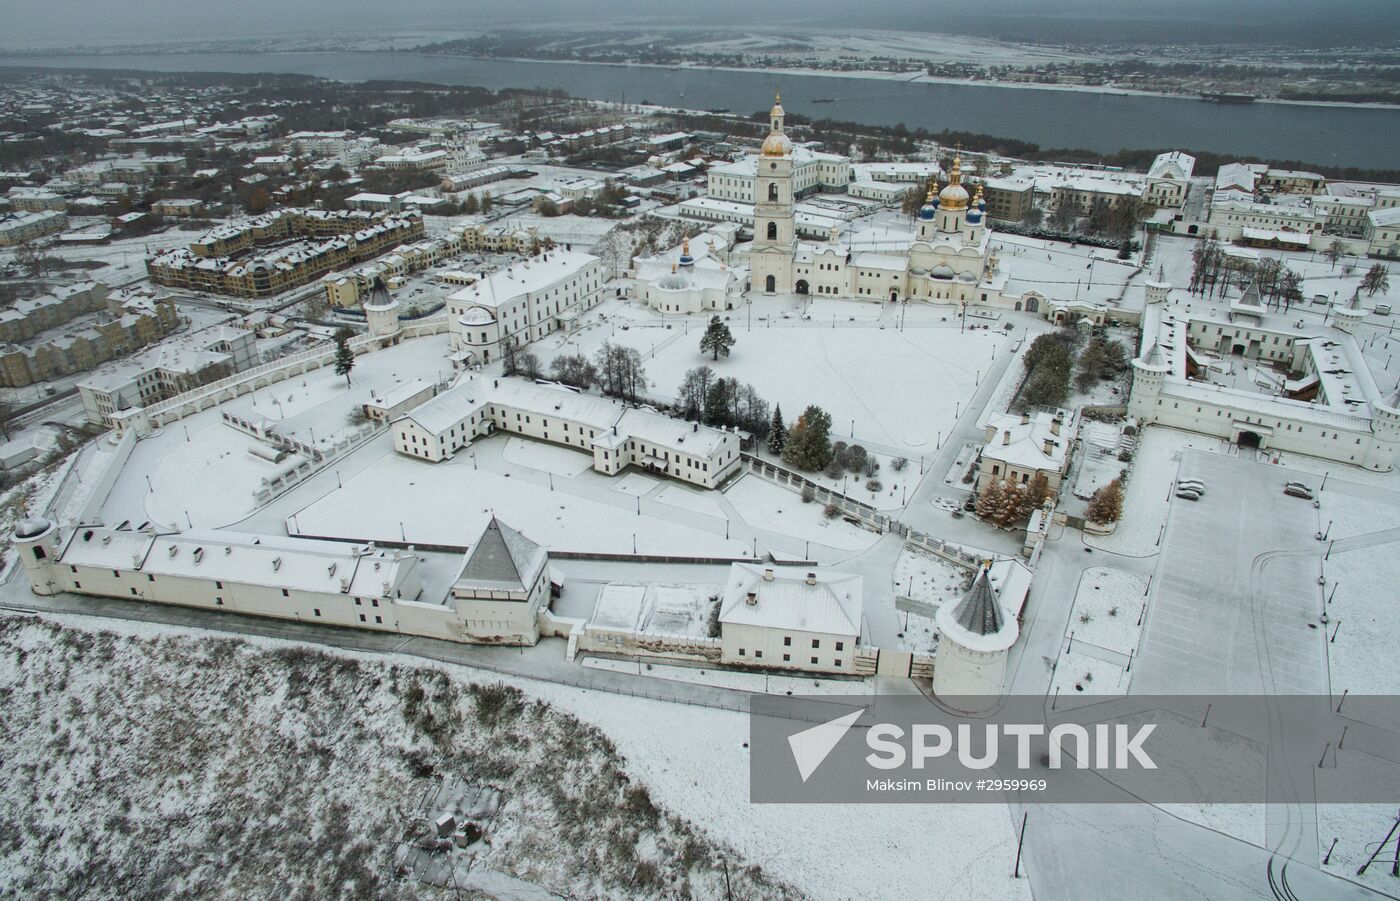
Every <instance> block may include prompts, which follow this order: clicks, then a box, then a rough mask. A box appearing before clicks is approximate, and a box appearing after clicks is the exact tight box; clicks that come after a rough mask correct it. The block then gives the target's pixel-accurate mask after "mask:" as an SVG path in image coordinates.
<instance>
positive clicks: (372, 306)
mask: <svg viewBox="0 0 1400 901" xmlns="http://www.w3.org/2000/svg"><path fill="white" fill-rule="evenodd" d="M365 323H366V324H367V325H368V326H369V333H370V335H372V336H373V337H375V338H392V337H394V336H395V335H397V334H398V333H399V329H400V328H401V327H402V326H400V325H399V302H398V301H397V300H395V299H394V296H393V295H392V294H390V293H389V289H388V287H386V286H385V284H384V280H383V279H380V278H376V279H375V280H374V285H373V287H371V288H370V289H369V297H368V298H367V299H366V300H365Z"/></svg>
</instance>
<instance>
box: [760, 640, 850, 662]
mask: <svg viewBox="0 0 1400 901" xmlns="http://www.w3.org/2000/svg"><path fill="white" fill-rule="evenodd" d="M837 644H840V642H837ZM838 650H839V648H838ZM739 656H740V657H746V656H748V654H747V652H746V650H745V649H744V648H740V649H739ZM753 659H755V660H762V659H763V652H762V651H760V650H757V649H755V650H754V652H753ZM811 660H812V666H818V665H819V664H818V662H817V658H816V657H813V658H811ZM783 662H784V663H791V662H792V655H791V654H784V655H783ZM831 662H832V665H834V666H840V665H841V658H840V657H837V658H835V659H834V660H832V661H831Z"/></svg>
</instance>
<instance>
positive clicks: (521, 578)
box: [452, 516, 549, 594]
mask: <svg viewBox="0 0 1400 901" xmlns="http://www.w3.org/2000/svg"><path fill="white" fill-rule="evenodd" d="M548 562H549V554H548V553H547V552H546V551H545V549H544V548H542V547H540V546H539V545H538V544H535V543H534V542H533V541H531V540H530V539H528V538H526V537H525V536H524V535H521V534H520V533H519V532H517V531H515V530H514V529H512V528H511V527H510V526H508V525H506V524H504V523H502V522H501V521H500V520H498V519H496V517H494V516H492V517H491V521H490V522H488V523H487V524H486V529H485V530H484V531H483V532H482V533H481V537H480V538H479V539H477V542H476V546H475V547H473V548H472V549H471V551H470V553H468V554H467V559H466V562H464V563H463V564H462V571H461V572H460V573H459V574H458V575H457V579H456V581H454V582H453V583H452V591H453V593H454V594H474V593H478V592H529V590H530V588H531V586H533V585H534V584H535V582H536V580H537V579H538V578H539V575H540V570H542V569H544V567H545V565H546V564H547V563H548Z"/></svg>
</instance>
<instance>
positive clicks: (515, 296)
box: [447, 248, 606, 363]
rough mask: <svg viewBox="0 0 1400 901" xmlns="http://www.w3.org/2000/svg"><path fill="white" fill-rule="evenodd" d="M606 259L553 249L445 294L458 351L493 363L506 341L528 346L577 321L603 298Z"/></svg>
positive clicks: (464, 358) (449, 319)
mask: <svg viewBox="0 0 1400 901" xmlns="http://www.w3.org/2000/svg"><path fill="white" fill-rule="evenodd" d="M604 281H606V275H605V273H604V271H603V264H602V262H601V261H600V260H599V259H598V258H597V257H595V256H592V255H590V254H586V253H583V252H582V251H577V250H567V249H566V250H560V249H557V248H556V249H555V250H550V251H546V252H544V253H542V254H540V255H539V256H535V257H531V258H530V259H527V260H523V261H521V262H519V263H515V264H513V265H511V266H508V267H507V268H505V269H501V270H499V271H497V272H493V273H491V274H490V275H487V276H485V277H484V278H482V279H481V280H480V281H478V282H476V283H475V284H473V285H470V286H468V287H465V288H461V289H459V290H457V291H454V292H453V293H451V294H449V295H448V296H447V315H448V323H449V331H450V334H451V345H452V350H453V351H454V352H465V354H466V356H464V357H462V358H461V359H462V360H464V361H465V360H466V359H467V357H470V358H471V359H473V360H475V361H477V362H482V363H489V362H491V361H492V360H496V359H499V358H500V356H501V352H502V349H503V346H504V345H505V343H506V342H512V343H514V344H515V345H516V346H521V345H524V344H528V343H529V342H531V341H534V340H536V339H538V338H542V337H544V336H545V335H548V334H550V333H551V332H554V331H556V330H558V329H569V328H572V327H573V323H574V320H575V319H576V318H577V317H578V315H579V314H580V313H582V312H584V311H585V310H589V309H592V308H593V307H594V306H596V305H597V303H598V301H599V300H601V299H602V288H603V282H604Z"/></svg>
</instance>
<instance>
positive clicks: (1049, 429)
mask: <svg viewBox="0 0 1400 901" xmlns="http://www.w3.org/2000/svg"><path fill="white" fill-rule="evenodd" d="M1076 427H1077V423H1076V420H1075V415H1074V413H1073V412H1072V411H1069V412H1067V411H1064V410H1058V411H1055V412H1053V413H1051V412H1048V411H1041V412H1038V413H1034V414H1031V413H1022V414H1020V415H1017V414H1014V413H995V414H993V415H992V416H991V417H990V418H989V419H988V420H987V425H986V434H985V436H984V440H985V441H986V444H985V445H984V446H983V448H982V456H981V464H980V466H979V468H978V473H977V484H976V485H975V486H974V487H975V488H977V489H978V490H980V489H981V488H982V487H983V486H985V485H988V484H990V483H991V482H993V481H1007V480H1009V481H1011V482H1013V483H1015V484H1017V485H1026V484H1029V483H1030V482H1031V481H1032V480H1034V479H1035V477H1036V476H1044V477H1045V481H1046V484H1047V485H1048V486H1049V488H1050V493H1051V494H1052V495H1054V494H1057V493H1058V492H1059V490H1060V481H1061V479H1063V478H1064V474H1065V471H1066V470H1067V469H1068V468H1069V461H1070V448H1071V447H1073V446H1074V435H1075V429H1076Z"/></svg>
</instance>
